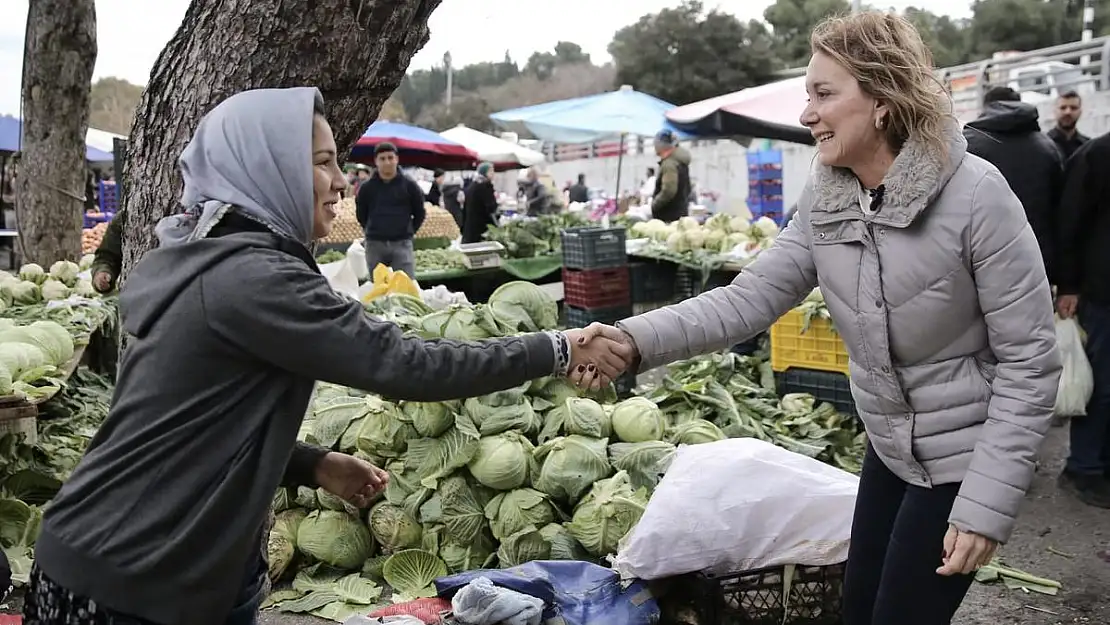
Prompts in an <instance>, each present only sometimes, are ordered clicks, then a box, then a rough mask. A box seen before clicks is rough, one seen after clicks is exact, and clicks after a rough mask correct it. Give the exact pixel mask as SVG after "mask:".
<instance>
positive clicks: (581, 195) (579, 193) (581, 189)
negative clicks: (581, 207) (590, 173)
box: [568, 174, 590, 204]
mask: <svg viewBox="0 0 1110 625" xmlns="http://www.w3.org/2000/svg"><path fill="white" fill-rule="evenodd" d="M568 194H569V196H570V201H571V202H579V203H583V204H584V203H586V202H589V201H590V188H589V187H587V186H586V174H578V183H577V184H575V185H573V186H572V187H571V188H570V191H569V193H568Z"/></svg>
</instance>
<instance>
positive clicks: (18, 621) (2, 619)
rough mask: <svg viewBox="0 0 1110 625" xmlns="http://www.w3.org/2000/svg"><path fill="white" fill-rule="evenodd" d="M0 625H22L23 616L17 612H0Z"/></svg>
mask: <svg viewBox="0 0 1110 625" xmlns="http://www.w3.org/2000/svg"><path fill="white" fill-rule="evenodd" d="M0 625H23V617H22V616H20V615H18V614H0Z"/></svg>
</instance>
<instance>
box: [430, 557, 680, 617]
mask: <svg viewBox="0 0 1110 625" xmlns="http://www.w3.org/2000/svg"><path fill="white" fill-rule="evenodd" d="M476 577H486V578H488V579H489V580H490V581H492V582H493V583H494V584H496V585H498V586H502V587H504V588H509V589H511V590H515V591H517V592H522V593H524V594H526V595H531V596H533V597H537V598H539V599H542V600H543V602H544V606H545V608H544V614H543V618H544V621H545V622H546V621H547V620H548V619H562V622H563V623H564V624H565V625H654V624H655V623H658V622H659V605H658V604H657V603H656V602H655V598H654V597H652V595H651V591H649V590H648V588H647V586H646V585H644V584H643V583H642V582H632V583H630V584H628V586H627V587H625V585H624V583H622V582H621V580H620V578H619V577H618V576H617V574H616V572H614V571H612V570H610V569H607V568H604V567H600V566H598V565H596V564H591V563H590V562H577V561H574V560H544V561H535V562H526V563H524V564H521V565H520V566H514V567H512V568H510V569H487V570H480V571H467V572H465V573H459V574H457V575H449V576H447V577H441V578H440V579H437V580H436V590H437V591H438V592H439V596H440V597H443V598H445V599H450V598H451V597H453V596H454V595H455V593H456V592H458V590H459V589H460V588H462V587H463V586H466V585H467V584H469V583H470V580H472V579H474V578H476Z"/></svg>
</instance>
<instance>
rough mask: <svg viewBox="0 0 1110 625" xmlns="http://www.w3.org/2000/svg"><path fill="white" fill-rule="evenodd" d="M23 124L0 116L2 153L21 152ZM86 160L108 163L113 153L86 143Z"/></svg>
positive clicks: (0, 148) (14, 119)
mask: <svg viewBox="0 0 1110 625" xmlns="http://www.w3.org/2000/svg"><path fill="white" fill-rule="evenodd" d="M22 133H23V122H21V121H20V120H19V119H16V118H15V117H12V116H11V115H0V152H18V151H19V150H20V146H21V145H22V143H21V140H20V139H21V135H22ZM85 158H86V159H87V160H89V161H91V162H93V163H106V162H109V161H111V160H112V151H111V150H110V149H109V150H108V151H107V152H106V151H104V150H101V149H99V148H97V147H94V146H92V145H89V144H88V141H87V140H86V142H85Z"/></svg>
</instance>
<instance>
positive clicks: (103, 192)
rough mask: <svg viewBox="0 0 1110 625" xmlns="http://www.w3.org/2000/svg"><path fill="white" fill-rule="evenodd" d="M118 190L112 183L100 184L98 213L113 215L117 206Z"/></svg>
mask: <svg viewBox="0 0 1110 625" xmlns="http://www.w3.org/2000/svg"><path fill="white" fill-rule="evenodd" d="M118 191H119V189H118V187H117V186H116V183H114V182H101V183H100V193H99V195H100V212H102V213H114V212H116V210H117V208H118V206H119V193H118Z"/></svg>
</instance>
